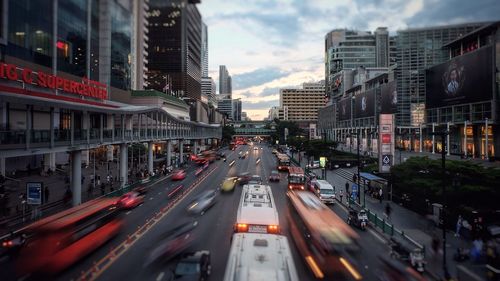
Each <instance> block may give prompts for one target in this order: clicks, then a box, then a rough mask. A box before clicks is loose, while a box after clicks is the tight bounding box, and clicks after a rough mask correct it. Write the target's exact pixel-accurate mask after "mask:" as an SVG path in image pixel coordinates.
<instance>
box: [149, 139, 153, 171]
mask: <svg viewBox="0 0 500 281" xmlns="http://www.w3.org/2000/svg"><path fill="white" fill-rule="evenodd" d="M148 172H149V174H153V142H152V141H150V142H148Z"/></svg>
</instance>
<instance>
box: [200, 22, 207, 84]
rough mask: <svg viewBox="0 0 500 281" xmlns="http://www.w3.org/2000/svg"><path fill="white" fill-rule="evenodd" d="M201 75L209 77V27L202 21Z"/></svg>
mask: <svg viewBox="0 0 500 281" xmlns="http://www.w3.org/2000/svg"><path fill="white" fill-rule="evenodd" d="M201 77H208V27H207V25H206V24H205V23H204V22H202V23H201Z"/></svg>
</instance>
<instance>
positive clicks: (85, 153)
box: [82, 150, 90, 166]
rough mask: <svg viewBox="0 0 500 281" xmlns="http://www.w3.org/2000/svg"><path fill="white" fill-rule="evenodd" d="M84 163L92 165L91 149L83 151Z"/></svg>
mask: <svg viewBox="0 0 500 281" xmlns="http://www.w3.org/2000/svg"><path fill="white" fill-rule="evenodd" d="M82 163H84V164H85V165H86V166H89V165H90V150H83V151H82Z"/></svg>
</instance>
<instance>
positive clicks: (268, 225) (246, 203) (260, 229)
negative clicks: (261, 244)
mask: <svg viewBox="0 0 500 281" xmlns="http://www.w3.org/2000/svg"><path fill="white" fill-rule="evenodd" d="M234 232H256V233H274V234H277V233H280V225H279V218H278V210H277V209H276V205H275V204H274V198H273V194H272V192H271V187H270V186H269V185H261V184H247V185H244V186H243V190H242V192H241V199H240V205H239V208H238V213H237V215H236V223H235V224H234Z"/></svg>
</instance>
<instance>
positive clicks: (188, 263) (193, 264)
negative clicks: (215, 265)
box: [170, 251, 212, 281]
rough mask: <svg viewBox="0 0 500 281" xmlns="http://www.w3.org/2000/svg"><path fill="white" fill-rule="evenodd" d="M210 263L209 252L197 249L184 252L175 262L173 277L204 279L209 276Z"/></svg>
mask: <svg viewBox="0 0 500 281" xmlns="http://www.w3.org/2000/svg"><path fill="white" fill-rule="evenodd" d="M211 271H212V265H211V264H210V252H209V251H198V252H195V253H190V254H185V255H184V256H183V257H182V258H181V260H180V261H179V262H178V263H177V265H176V266H175V270H174V276H173V277H174V278H173V279H170V280H178V281H181V280H182V281H188V280H189V281H205V280H207V279H208V277H209V276H210V273H211Z"/></svg>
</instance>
